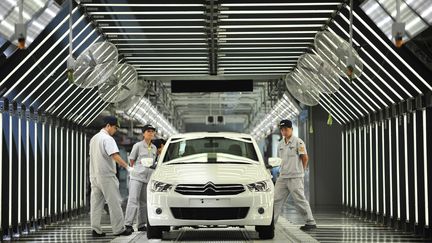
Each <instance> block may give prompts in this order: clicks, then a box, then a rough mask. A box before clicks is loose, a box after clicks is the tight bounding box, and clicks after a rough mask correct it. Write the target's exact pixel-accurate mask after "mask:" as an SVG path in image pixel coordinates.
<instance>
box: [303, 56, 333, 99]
mask: <svg viewBox="0 0 432 243" xmlns="http://www.w3.org/2000/svg"><path fill="white" fill-rule="evenodd" d="M297 67H298V68H299V71H301V72H305V75H307V76H309V78H311V81H312V82H313V83H315V84H316V85H317V87H318V91H319V92H321V93H326V94H333V93H335V92H336V91H338V89H339V86H340V83H339V77H338V75H337V73H336V72H335V71H334V69H333V68H332V67H331V66H330V65H329V64H328V63H327V62H325V61H324V60H322V59H321V58H320V57H319V56H318V55H315V54H309V53H306V54H303V55H301V56H300V58H299V60H298V62H297Z"/></svg>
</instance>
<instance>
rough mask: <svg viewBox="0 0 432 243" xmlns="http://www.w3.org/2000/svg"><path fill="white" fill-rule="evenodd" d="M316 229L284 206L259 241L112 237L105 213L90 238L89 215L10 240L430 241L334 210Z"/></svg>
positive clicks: (217, 235) (191, 232)
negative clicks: (97, 234) (268, 235)
mask: <svg viewBox="0 0 432 243" xmlns="http://www.w3.org/2000/svg"><path fill="white" fill-rule="evenodd" d="M314 216H315V219H316V221H317V223H318V229H316V230H314V231H311V232H308V233H305V232H302V231H300V230H299V229H298V228H299V226H301V225H302V224H303V220H302V219H301V217H300V215H299V214H297V212H296V211H295V210H294V209H292V208H290V207H286V208H285V209H284V212H283V217H281V218H280V220H279V222H278V224H277V225H276V231H275V232H276V234H275V235H276V236H275V238H274V239H273V240H265V241H263V240H259V238H258V234H257V233H256V232H255V231H254V228H253V227H246V228H242V229H239V228H217V229H207V228H203V229H192V228H182V229H180V230H172V231H170V232H167V233H164V235H163V240H162V241H161V240H151V241H149V240H147V237H146V234H145V232H134V233H133V234H132V235H130V236H124V237H114V236H113V235H112V233H111V227H110V225H109V215H103V220H102V221H103V230H104V232H106V233H107V235H106V237H104V238H93V237H92V235H91V230H90V227H89V215H82V216H80V217H78V218H76V219H73V220H70V221H65V222H63V223H58V224H56V225H50V226H47V227H46V229H43V230H40V231H36V232H32V233H31V234H30V235H23V236H21V237H19V238H16V239H14V241H25V242H36V241H44V242H84V241H86V242H109V241H111V242H117V243H126V242H212V243H215V242H256V243H260V242H273V243H286V242H430V241H428V240H426V239H422V238H420V237H416V236H415V235H413V234H409V233H403V232H400V231H395V230H393V229H390V228H387V227H382V226H379V225H377V224H375V223H372V222H365V221H363V220H360V219H357V218H352V217H348V216H346V215H345V214H343V213H341V212H337V211H318V212H315V214H314Z"/></svg>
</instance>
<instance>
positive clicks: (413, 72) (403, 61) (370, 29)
mask: <svg viewBox="0 0 432 243" xmlns="http://www.w3.org/2000/svg"><path fill="white" fill-rule="evenodd" d="M347 9H349V7H348V6H347ZM341 16H342V18H344V19H346V18H345V16H343V15H341ZM354 17H356V18H357V19H358V20H359V21H360V22H361V23H362V24H363V26H365V27H366V28H367V29H368V30H369V32H371V33H372V34H373V35H374V36H375V37H376V38H377V39H378V40H379V41H380V42H381V44H383V45H384V46H385V47H386V48H387V50H388V51H390V52H391V53H392V54H393V55H394V56H395V57H396V58H397V59H398V60H399V61H400V62H401V63H402V64H403V65H404V66H405V67H406V68H407V69H409V70H410V71H411V73H412V74H414V76H416V77H417V78H418V79H419V80H420V81H421V82H422V83H423V84H424V85H425V86H426V87H427V88H428V89H429V90H432V86H431V85H430V84H429V83H428V82H427V81H426V80H425V79H424V78H423V77H422V76H420V75H419V74H418V73H417V72H416V71H415V70H414V69H413V68H412V67H411V66H410V65H409V64H408V63H407V62H406V61H405V60H404V59H403V58H401V57H400V56H399V55H398V54H397V53H396V52H395V51H394V50H393V48H392V47H390V46H389V45H388V44H387V43H386V42H385V41H384V40H383V39H382V38H381V37H379V35H378V34H377V33H376V32H375V31H374V30H373V29H372V28H371V27H370V26H369V25H368V24H366V22H364V21H363V19H362V18H360V16H359V15H358V14H357V13H356V12H355V11H354ZM354 28H355V27H354ZM356 31H357V32H358V33H360V32H359V31H358V30H356ZM362 37H363V36H362ZM364 39H366V40H367V41H368V39H367V38H364ZM368 43H369V41H368ZM380 55H381V54H380ZM382 57H383V58H384V59H385V60H386V61H387V63H388V64H389V65H391V66H392V67H393V68H394V69H395V71H396V72H397V73H399V75H401V76H402V77H403V78H404V79H405V80H406V81H407V82H408V83H409V84H410V85H411V87H412V88H414V89H415V90H416V91H417V92H418V93H421V92H420V90H419V89H418V88H417V86H415V85H414V84H413V83H412V82H411V81H410V79H408V78H407V77H406V76H405V75H404V74H403V73H402V72H401V71H400V69H399V68H396V67H395V66H394V65H393V62H391V61H389V60H388V58H387V57H386V56H385V55H382Z"/></svg>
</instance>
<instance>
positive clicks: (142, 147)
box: [125, 124, 157, 231]
mask: <svg viewBox="0 0 432 243" xmlns="http://www.w3.org/2000/svg"><path fill="white" fill-rule="evenodd" d="M142 132H143V140H142V141H140V142H138V143H136V144H134V146H133V147H132V151H131V153H130V155H129V159H130V161H131V165H132V166H133V167H134V168H135V170H134V172H132V173H131V174H130V182H129V198H128V203H127V207H126V220H125V222H126V228H128V229H129V230H131V231H133V227H132V225H133V222H134V219H135V216H137V228H138V231H146V230H147V228H146V226H145V224H146V222H147V184H148V182H149V179H150V176H151V174H152V172H153V168H149V167H146V166H144V165H143V164H142V163H141V160H142V159H144V158H151V159H152V160H153V163H154V161H155V159H156V156H157V148H156V146H155V145H154V144H152V139H153V138H154V135H155V132H156V128H155V127H154V126H152V125H150V124H147V125H145V126H144V127H143V129H142Z"/></svg>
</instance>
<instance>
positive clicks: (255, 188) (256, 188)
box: [247, 181, 272, 192]
mask: <svg viewBox="0 0 432 243" xmlns="http://www.w3.org/2000/svg"><path fill="white" fill-rule="evenodd" d="M270 183H272V182H271V181H259V182H255V183H251V184H248V185H247V188H249V190H250V191H251V192H268V191H270Z"/></svg>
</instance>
